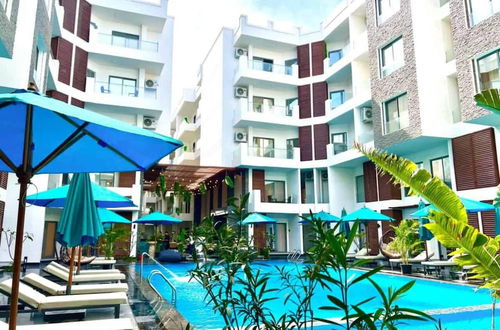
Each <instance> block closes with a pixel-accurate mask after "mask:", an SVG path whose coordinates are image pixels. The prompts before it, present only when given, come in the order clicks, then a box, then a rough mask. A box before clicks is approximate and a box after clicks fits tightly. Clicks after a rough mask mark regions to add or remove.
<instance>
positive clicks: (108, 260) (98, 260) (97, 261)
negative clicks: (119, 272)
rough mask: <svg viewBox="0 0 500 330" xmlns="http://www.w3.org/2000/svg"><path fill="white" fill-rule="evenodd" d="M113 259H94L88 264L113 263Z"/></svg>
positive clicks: (114, 261)
mask: <svg viewBox="0 0 500 330" xmlns="http://www.w3.org/2000/svg"><path fill="white" fill-rule="evenodd" d="M114 264H116V260H115V259H97V258H96V259H94V260H93V261H92V262H91V263H90V264H89V265H114Z"/></svg>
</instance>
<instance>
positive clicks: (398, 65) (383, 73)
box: [378, 36, 405, 78]
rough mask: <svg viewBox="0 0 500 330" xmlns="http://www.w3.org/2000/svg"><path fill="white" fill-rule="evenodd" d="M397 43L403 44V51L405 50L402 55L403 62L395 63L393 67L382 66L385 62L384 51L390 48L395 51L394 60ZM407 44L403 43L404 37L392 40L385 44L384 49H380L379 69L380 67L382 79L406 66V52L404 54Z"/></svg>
mask: <svg viewBox="0 0 500 330" xmlns="http://www.w3.org/2000/svg"><path fill="white" fill-rule="evenodd" d="M397 42H401V49H402V50H403V54H402V61H401V62H400V63H398V62H394V63H392V64H391V65H387V64H386V65H385V66H382V63H383V60H384V50H385V49H388V48H392V49H393V51H392V53H393V58H394V45H395V44H396V43H397ZM404 48H405V44H404V41H403V36H399V37H397V38H396V39H393V40H391V41H390V42H388V43H387V44H385V45H384V46H383V47H380V49H379V57H378V62H379V67H380V78H384V77H387V76H389V75H390V74H391V73H393V72H394V71H396V70H398V69H399V68H402V67H403V66H404V65H405V52H404Z"/></svg>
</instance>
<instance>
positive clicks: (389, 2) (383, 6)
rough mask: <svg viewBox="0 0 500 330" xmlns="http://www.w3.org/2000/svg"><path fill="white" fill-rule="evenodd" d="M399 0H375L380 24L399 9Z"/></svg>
mask: <svg viewBox="0 0 500 330" xmlns="http://www.w3.org/2000/svg"><path fill="white" fill-rule="evenodd" d="M399 3H400V0H376V5H377V14H378V24H382V23H383V22H384V21H385V20H387V19H388V18H389V17H391V16H392V15H393V14H394V13H396V12H397V11H398V10H399Z"/></svg>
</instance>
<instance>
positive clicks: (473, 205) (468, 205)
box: [411, 197, 495, 217]
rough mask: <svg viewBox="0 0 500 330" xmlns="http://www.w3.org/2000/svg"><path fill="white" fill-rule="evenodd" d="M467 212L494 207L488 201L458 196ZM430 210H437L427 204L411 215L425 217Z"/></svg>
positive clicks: (492, 208)
mask: <svg viewBox="0 0 500 330" xmlns="http://www.w3.org/2000/svg"><path fill="white" fill-rule="evenodd" d="M460 201H461V202H462V203H463V204H464V207H465V211H467V213H477V212H483V211H492V210H494V209H495V207H494V206H493V205H491V204H488V203H483V202H478V201H475V200H472V199H468V198H463V197H460ZM430 210H437V209H436V207H435V206H433V205H429V206H426V207H424V208H422V209H419V210H418V211H416V212H414V213H412V214H411V216H413V217H427V216H429V211H430Z"/></svg>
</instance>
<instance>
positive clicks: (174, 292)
mask: <svg viewBox="0 0 500 330" xmlns="http://www.w3.org/2000/svg"><path fill="white" fill-rule="evenodd" d="M145 256H147V257H149V259H150V260H152V261H153V262H154V263H156V264H157V265H158V266H160V268H162V269H164V270H165V271H166V272H167V273H168V272H169V271H168V269H167V268H165V266H163V265H162V264H160V263H159V262H158V261H157V260H156V259H155V258H153V257H152V256H150V255H149V253H147V252H143V253H142V255H141V268H140V271H139V274H140V278H141V282H142V278H143V277H142V274H143V270H144V257H145ZM155 276H159V277H160V278H162V279H163V281H164V282H165V283H166V284H167V285H168V286H169V287H170V290H171V294H172V298H171V301H170V303H171V304H172V306H175V304H176V302H177V289H176V288H175V286H174V285H173V284H172V282H170V280H169V279H168V278H167V277H166V276H165V274H163V273H162V272H161V271H159V270H158V269H154V270H152V271H151V272H150V273H149V275H148V277H147V281H148V284H149V286H150V287H151V289H153V291H154V292H155V293H156V294H157V295H158V296H159V297H160V298H162V299H164V298H163V296H162V295H161V294H160V292H159V291H158V290H157V289H156V288H155V286H154V285H153V283H152V282H151V280H152V278H153V277H155Z"/></svg>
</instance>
